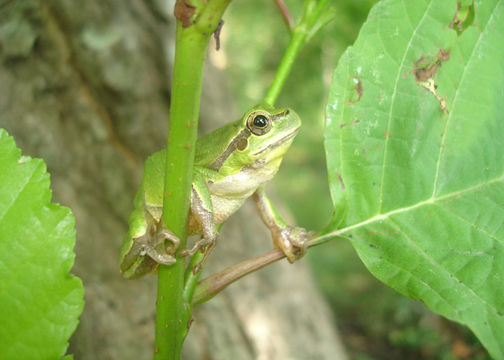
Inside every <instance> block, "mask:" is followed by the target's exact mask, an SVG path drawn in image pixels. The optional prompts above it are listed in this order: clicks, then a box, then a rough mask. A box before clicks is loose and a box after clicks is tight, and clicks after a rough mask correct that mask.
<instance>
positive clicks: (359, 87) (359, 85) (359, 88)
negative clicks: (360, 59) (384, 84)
mask: <svg viewBox="0 0 504 360" xmlns="http://www.w3.org/2000/svg"><path fill="white" fill-rule="evenodd" d="M349 78H350V79H354V80H357V84H355V87H354V90H355V93H356V94H357V98H356V99H354V100H352V99H350V100H348V101H347V102H345V104H346V105H353V104H356V103H358V102H359V101H360V99H361V98H362V94H363V93H364V88H363V87H362V81H361V80H360V79H359V78H358V77H357V76H350V77H349Z"/></svg>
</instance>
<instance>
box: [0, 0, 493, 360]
mask: <svg viewBox="0 0 504 360" xmlns="http://www.w3.org/2000/svg"><path fill="white" fill-rule="evenodd" d="M375 2H376V1H374V0H334V1H333V2H332V4H333V6H334V7H335V8H336V13H337V18H336V19H335V21H333V22H332V23H331V24H329V25H328V26H327V27H326V28H324V29H323V30H322V31H321V32H320V33H319V34H318V35H316V36H315V37H314V38H313V39H312V40H311V41H310V43H308V44H307V45H306V46H304V48H303V49H302V51H301V53H300V56H299V58H298V60H297V61H296V63H295V65H294V68H293V70H292V73H291V75H290V77H289V79H288V81H287V84H286V86H285V88H284V91H283V92H282V94H281V96H280V98H279V99H278V102H277V105H278V106H289V107H291V108H293V109H294V110H296V111H297V112H298V113H299V115H300V116H301V118H302V120H303V128H302V130H301V132H300V134H299V135H298V136H297V138H296V140H295V142H294V145H293V147H292V148H291V150H290V151H289V152H288V153H287V156H286V158H285V159H284V163H283V164H282V167H281V169H280V171H279V173H278V175H277V176H276V177H275V179H274V181H273V182H272V184H270V186H269V188H268V192H269V194H270V195H271V197H272V198H273V199H274V200H275V202H276V204H277V205H278V207H279V209H280V211H281V212H282V214H283V215H285V217H286V218H287V219H288V220H289V221H290V222H293V223H296V224H298V225H301V226H304V227H306V228H308V229H313V230H321V229H323V228H324V226H325V225H326V224H327V222H328V221H329V218H330V214H331V200H330V195H329V190H328V186H327V174H326V168H325V162H324V147H323V128H324V110H325V109H324V108H325V101H326V96H327V92H328V87H329V84H330V80H331V74H332V72H333V70H334V68H335V66H336V65H337V62H338V58H339V57H340V56H341V54H342V53H343V52H344V50H345V49H346V48H347V47H348V46H349V45H351V44H352V43H353V42H354V41H355V39H356V37H357V35H358V31H359V29H360V26H361V25H362V23H363V22H364V21H365V19H366V16H367V14H368V12H369V9H370V8H371V7H372V6H373V4H374V3H375ZM286 4H287V5H288V7H289V9H290V11H291V13H292V15H293V18H294V19H297V18H298V16H299V14H300V11H301V10H302V5H303V1H302V0H286ZM173 5H174V0H145V1H136V0H128V1H124V0H87V1H86V2H75V1H71V0H52V1H51V2H43V1H38V0H0V126H1V127H3V128H6V129H7V131H8V132H9V133H10V134H11V135H13V136H14V138H15V140H16V143H17V145H18V147H20V148H21V149H22V150H23V154H24V155H29V156H33V157H39V158H43V159H44V160H45V162H46V163H47V166H48V170H49V172H50V173H51V187H52V189H53V198H54V201H56V202H59V203H61V204H63V205H65V206H68V207H70V208H71V209H72V210H73V212H74V214H75V216H76V228H77V244H76V254H77V256H76V263H75V267H74V270H73V272H74V273H76V274H77V275H78V276H80V277H82V279H83V281H84V286H85V291H86V295H85V300H86V306H85V309H84V313H83V315H82V317H81V319H80V324H79V327H78V329H77V331H76V333H75V335H74V336H73V338H72V340H71V346H70V352H71V353H73V354H75V358H76V359H119V358H123V359H139V358H141V359H143V358H150V357H151V354H152V343H153V320H154V311H155V309H154V300H155V291H156V277H155V276H149V277H145V278H142V279H141V280H138V281H127V280H124V279H122V278H121V276H120V274H119V272H118V255H119V248H120V245H121V240H122V237H123V236H124V234H125V233H126V229H127V220H128V216H129V213H130V212H131V210H132V199H133V196H134V194H135V192H136V189H137V188H138V184H139V183H140V180H141V176H142V169H143V162H144V160H145V158H146V157H147V156H148V155H149V154H151V153H153V152H154V151H157V150H158V149H160V148H162V147H163V146H164V144H165V141H166V134H167V124H168V121H167V120H168V114H169V105H170V85H169V84H170V80H171V73H170V72H171V66H172V62H173V52H174V42H173V39H174V21H173V16H172V9H173ZM224 20H225V24H224V27H223V29H222V32H221V49H220V50H219V51H215V42H214V40H211V42H210V47H209V57H208V62H207V65H206V67H205V75H204V84H203V94H202V104H201V112H200V114H201V116H200V133H201V134H204V133H207V132H209V131H211V130H213V129H215V128H217V127H219V126H221V125H222V124H224V123H225V122H228V121H231V120H234V119H236V118H237V117H239V116H240V115H241V114H242V113H243V112H244V111H245V110H246V109H247V108H249V107H250V106H252V105H254V104H256V103H258V102H260V101H261V99H262V97H263V96H264V94H265V92H266V89H267V87H268V85H269V83H270V81H271V79H272V78H273V75H274V72H275V70H276V66H277V65H278V63H279V60H280V57H281V55H282V52H283V50H284V49H285V46H286V44H287V41H288V36H289V35H288V31H287V29H286V27H285V25H284V23H283V21H282V17H281V16H280V14H279V12H278V10H277V8H276V7H275V4H274V1H273V0H235V1H233V2H232V3H231V5H230V7H229V9H228V11H227V12H226V14H225V16H224ZM220 239H221V240H220V241H219V245H218V246H217V247H216V250H214V252H213V253H212V256H211V257H210V260H209V263H208V266H207V268H206V269H205V276H206V275H207V274H210V273H214V272H215V271H218V270H222V269H223V268H225V267H227V266H230V265H232V264H235V263H236V262H238V261H241V260H244V259H247V258H250V257H251V256H253V255H258V254H261V253H264V252H265V251H268V250H269V249H270V248H271V240H270V237H269V233H268V232H267V231H266V230H265V228H264V226H263V225H262V224H261V221H260V219H259V218H258V216H257V214H256V211H255V208H254V205H253V204H252V203H250V202H248V203H246V204H245V206H244V208H243V209H241V210H240V211H239V212H238V213H237V214H236V215H234V216H233V217H232V218H231V219H230V220H229V221H228V222H227V223H226V224H225V226H224V227H223V231H222V234H221V237H220ZM194 316H195V322H194V324H193V326H192V328H191V332H190V335H189V338H188V340H187V342H186V346H185V348H184V358H185V359H219V360H225V359H240V360H246V359H264V360H270V359H282V360H283V359H331V360H335V359H336V360H337V359H346V358H350V359H485V358H488V356H487V355H486V352H485V351H484V350H483V349H482V348H481V346H480V345H479V343H478V342H477V340H476V339H475V338H474V337H473V336H472V334H471V333H470V332H469V331H468V330H467V329H466V328H464V327H461V326H458V325H456V324H454V323H452V322H449V321H447V320H444V319H442V318H440V317H437V316H435V315H433V314H432V313H430V312H429V311H428V310H427V309H426V308H425V307H424V306H423V304H421V303H420V302H414V301H411V300H409V299H407V298H405V297H403V296H401V295H399V294H397V293H396V292H395V291H393V290H392V289H389V288H387V287H386V286H384V285H382V284H381V283H380V282H378V281H377V280H376V279H374V278H373V277H372V276H371V275H370V274H369V273H368V272H367V270H366V269H365V268H364V266H363V265H362V263H361V261H360V260H359V258H358V257H357V255H356V254H355V252H354V251H353V249H352V248H351V246H350V244H348V243H346V242H344V241H332V242H329V243H327V244H325V245H323V246H320V247H317V248H313V249H311V250H310V251H309V253H308V255H307V257H306V259H304V260H301V261H299V262H298V263H296V264H295V265H290V264H288V263H287V262H286V261H282V262H279V263H277V264H273V265H272V266H269V267H268V268H266V269H264V270H261V271H258V272H256V273H254V274H252V275H250V276H248V277H246V278H245V279H243V280H241V281H239V282H238V283H236V284H233V285H232V286H230V287H229V288H228V289H226V290H225V291H223V292H222V293H221V294H219V295H218V296H216V297H215V298H214V299H212V301H210V302H209V303H207V304H204V305H202V306H201V307H199V308H198V309H197V311H196V312H195V314H194Z"/></svg>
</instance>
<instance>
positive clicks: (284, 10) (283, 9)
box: [275, 0, 293, 31]
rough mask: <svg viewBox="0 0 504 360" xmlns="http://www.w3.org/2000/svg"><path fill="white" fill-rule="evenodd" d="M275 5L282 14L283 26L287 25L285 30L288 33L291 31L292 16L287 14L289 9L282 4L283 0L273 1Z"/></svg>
mask: <svg viewBox="0 0 504 360" xmlns="http://www.w3.org/2000/svg"><path fill="white" fill-rule="evenodd" d="M275 4H276V6H277V7H278V10H280V13H281V14H282V18H283V20H284V22H285V25H287V28H288V29H289V31H291V30H292V26H293V24H292V16H291V14H290V13H289V9H288V8H287V5H285V3H284V2H283V0H275Z"/></svg>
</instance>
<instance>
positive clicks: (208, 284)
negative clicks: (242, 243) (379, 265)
mask: <svg viewBox="0 0 504 360" xmlns="http://www.w3.org/2000/svg"><path fill="white" fill-rule="evenodd" d="M284 257H285V255H284V253H283V252H282V251H281V250H279V249H275V250H272V251H269V252H267V253H265V254H262V255H259V256H256V257H255V258H252V259H249V260H245V261H243V262H241V263H239V264H236V265H234V266H231V267H230V268H228V269H226V270H224V271H221V272H220V273H217V274H215V275H212V276H210V277H208V278H206V279H204V280H202V281H201V282H200V283H199V284H198V287H197V288H196V292H195V293H194V297H193V306H194V305H197V304H201V303H203V302H205V301H207V300H210V299H211V298H212V297H213V296H214V295H216V294H217V293H219V292H220V291H221V290H223V289H224V288H225V287H226V286H228V285H230V284H232V283H233V282H235V281H236V280H238V279H240V278H242V277H244V276H245V275H247V274H250V273H251V272H254V271H256V270H259V269H261V268H263V267H265V266H266V265H269V264H271V263H274V262H275V261H278V260H280V259H283V258H284Z"/></svg>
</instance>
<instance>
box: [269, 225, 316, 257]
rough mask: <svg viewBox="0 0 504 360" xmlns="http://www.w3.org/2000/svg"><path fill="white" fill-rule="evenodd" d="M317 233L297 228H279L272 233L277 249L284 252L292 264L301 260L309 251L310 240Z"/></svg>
mask: <svg viewBox="0 0 504 360" xmlns="http://www.w3.org/2000/svg"><path fill="white" fill-rule="evenodd" d="M314 234H315V233H313V232H308V231H306V230H305V229H303V228H300V227H295V226H285V227H278V228H276V229H275V230H274V231H272V235H273V242H274V244H275V247H277V248H279V249H280V250H282V252H283V253H284V254H285V256H286V257H287V260H289V262H290V263H293V262H294V261H296V260H299V259H301V258H302V257H303V256H304V254H306V250H307V249H308V240H310V239H311V238H312V237H313V236H314Z"/></svg>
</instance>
